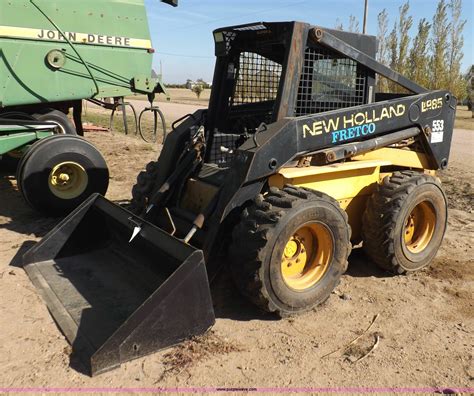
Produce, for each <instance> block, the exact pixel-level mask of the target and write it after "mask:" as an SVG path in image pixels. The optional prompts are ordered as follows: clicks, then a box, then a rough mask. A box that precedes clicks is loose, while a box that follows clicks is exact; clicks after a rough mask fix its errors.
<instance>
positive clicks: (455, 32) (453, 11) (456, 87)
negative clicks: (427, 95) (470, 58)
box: [447, 0, 467, 100]
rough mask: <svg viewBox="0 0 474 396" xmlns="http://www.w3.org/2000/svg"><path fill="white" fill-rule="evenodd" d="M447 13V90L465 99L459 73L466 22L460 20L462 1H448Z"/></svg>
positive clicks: (464, 89) (464, 87) (463, 83)
mask: <svg viewBox="0 0 474 396" xmlns="http://www.w3.org/2000/svg"><path fill="white" fill-rule="evenodd" d="M448 8H449V13H450V16H451V24H450V34H449V43H448V54H449V55H448V85H447V88H448V89H449V90H450V91H451V92H452V93H453V94H454V95H455V96H456V97H457V98H458V99H460V100H461V99H464V98H465V97H466V85H467V84H466V80H465V79H464V78H463V76H462V73H461V62H462V58H463V56H464V54H463V52H462V48H463V45H464V36H463V30H464V26H465V25H466V20H465V19H464V20H462V19H461V13H462V0H450V2H449V5H448Z"/></svg>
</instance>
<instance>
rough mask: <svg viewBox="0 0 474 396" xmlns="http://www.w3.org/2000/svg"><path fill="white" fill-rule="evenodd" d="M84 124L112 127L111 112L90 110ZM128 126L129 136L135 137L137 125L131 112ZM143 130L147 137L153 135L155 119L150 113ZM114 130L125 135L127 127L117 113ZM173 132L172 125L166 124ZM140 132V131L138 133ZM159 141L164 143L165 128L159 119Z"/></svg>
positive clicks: (144, 121) (168, 129)
mask: <svg viewBox="0 0 474 396" xmlns="http://www.w3.org/2000/svg"><path fill="white" fill-rule="evenodd" d="M82 118H83V121H84V122H90V123H92V124H94V125H97V126H101V127H104V128H107V129H108V128H109V126H110V112H109V111H107V112H106V111H103V110H92V109H89V110H88V111H87V114H85V115H84V116H83V117H82ZM127 126H128V135H129V136H135V131H136V129H135V125H134V118H133V115H132V113H131V112H129V113H127ZM142 128H143V129H144V131H145V133H146V136H150V137H151V135H152V130H153V117H152V115H151V114H150V113H147V114H146V115H145V116H144V117H143V119H142ZM112 129H113V132H115V133H122V134H125V126H124V124H123V118H122V113H121V112H117V113H116V114H115V116H114V120H113V123H112ZM170 130H171V123H169V122H167V123H166V131H167V132H169V131H170ZM137 132H138V131H137ZM157 136H158V138H157V140H158V143H161V142H162V141H163V128H162V126H161V122H160V120H159V119H158V129H157ZM136 137H137V138H141V137H140V135H139V134H137V135H136Z"/></svg>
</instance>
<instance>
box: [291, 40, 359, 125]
mask: <svg viewBox="0 0 474 396" xmlns="http://www.w3.org/2000/svg"><path fill="white" fill-rule="evenodd" d="M366 84H367V77H366V74H365V73H364V72H363V71H362V70H361V69H360V68H359V67H358V65H357V62H355V61H353V60H352V59H348V58H341V57H340V56H338V55H336V54H333V53H331V52H329V51H327V50H325V49H323V48H307V50H306V53H305V61H304V67H303V73H302V75H301V81H300V87H299V91H298V99H297V103H296V109H295V116H302V115H306V114H313V113H320V112H323V111H329V110H335V109H341V108H345V107H351V106H358V105H361V104H364V103H365V89H366Z"/></svg>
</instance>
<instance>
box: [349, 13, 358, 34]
mask: <svg viewBox="0 0 474 396" xmlns="http://www.w3.org/2000/svg"><path fill="white" fill-rule="evenodd" d="M349 32H352V33H360V24H359V20H358V19H357V18H356V17H355V16H354V15H349Z"/></svg>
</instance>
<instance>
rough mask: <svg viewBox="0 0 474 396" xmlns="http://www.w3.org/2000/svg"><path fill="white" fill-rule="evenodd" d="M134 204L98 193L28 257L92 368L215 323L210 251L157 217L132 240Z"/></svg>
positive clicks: (123, 359) (100, 369) (36, 277)
mask: <svg viewBox="0 0 474 396" xmlns="http://www.w3.org/2000/svg"><path fill="white" fill-rule="evenodd" d="M131 217H132V218H135V220H137V221H140V222H142V220H140V219H139V218H136V217H135V216H133V215H132V214H131V213H130V212H128V211H127V210H125V209H123V208H121V207H119V206H117V205H115V204H113V203H111V202H109V201H107V200H106V199H105V198H104V197H102V196H100V195H98V194H96V195H93V196H91V197H90V198H89V199H88V200H87V201H85V202H84V203H83V204H82V205H81V206H79V207H78V208H77V209H76V210H75V211H74V212H73V213H71V214H70V215H69V216H68V217H67V218H66V219H64V220H63V221H62V222H61V223H60V224H58V225H57V226H56V227H55V228H54V229H53V230H52V231H51V232H49V233H48V234H47V235H46V236H45V237H44V238H43V239H42V240H41V241H40V242H39V243H38V244H37V245H35V246H34V247H33V248H31V249H30V250H29V251H28V252H27V253H26V254H25V255H24V256H23V262H24V268H25V270H26V272H27V273H28V276H29V277H30V279H31V281H32V282H33V284H34V285H35V286H36V287H37V288H38V290H39V291H40V293H41V295H42V296H43V298H44V300H45V301H46V304H47V306H48V309H49V310H50V312H51V314H52V316H53V317H54V319H55V320H56V322H57V324H58V326H59V327H60V329H61V330H62V331H63V333H64V334H65V336H66V337H67V339H68V340H69V342H70V343H71V345H72V346H73V353H75V354H77V356H79V357H80V358H81V360H82V361H83V362H84V363H85V365H86V367H87V368H88V370H89V372H90V374H91V375H96V374H100V373H102V372H105V371H108V370H111V369H113V368H115V367H118V366H120V364H121V363H123V362H126V361H129V360H132V359H135V358H138V357H140V356H144V355H147V354H150V353H152V352H155V351H158V350H160V349H163V348H166V347H169V346H172V345H175V344H177V343H179V342H181V341H183V340H185V339H186V338H188V337H190V336H193V335H198V334H202V333H204V332H205V331H206V330H208V329H209V328H210V327H211V326H212V325H213V324H214V322H215V318H214V310H213V306H212V300H211V294H210V289H209V281H208V278H207V273H206V267H205V263H204V257H203V254H202V252H201V251H200V250H196V249H195V248H193V247H192V246H189V245H187V244H185V243H183V242H182V241H180V240H178V239H176V238H174V237H172V236H171V235H169V234H167V233H166V232H164V231H163V230H161V229H159V228H158V227H156V226H153V225H152V224H149V223H147V222H144V225H143V229H142V231H141V233H140V234H139V236H137V237H136V238H135V239H134V240H133V242H132V243H130V244H129V243H128V240H129V239H130V235H131V233H132V231H133V228H134V227H135V224H134V223H133V222H132V221H130V218H131Z"/></svg>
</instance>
